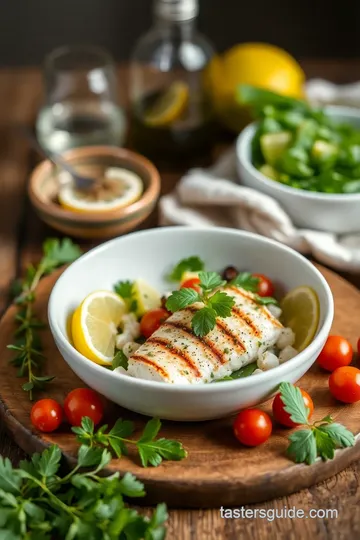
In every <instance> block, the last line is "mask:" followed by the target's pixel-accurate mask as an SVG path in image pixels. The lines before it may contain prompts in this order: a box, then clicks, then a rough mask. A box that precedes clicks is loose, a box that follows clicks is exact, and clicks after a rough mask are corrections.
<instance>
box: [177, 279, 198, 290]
mask: <svg viewBox="0 0 360 540" xmlns="http://www.w3.org/2000/svg"><path fill="white" fill-rule="evenodd" d="M199 283H200V279H199V278H198V277H193V278H190V279H186V280H185V281H183V282H182V284H181V285H180V289H194V291H196V292H198V293H200V292H201V289H200V287H199V286H198V284H199Z"/></svg>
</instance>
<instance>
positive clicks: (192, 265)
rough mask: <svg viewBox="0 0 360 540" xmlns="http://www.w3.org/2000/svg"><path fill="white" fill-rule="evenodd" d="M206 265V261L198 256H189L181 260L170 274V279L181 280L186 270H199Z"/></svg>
mask: <svg viewBox="0 0 360 540" xmlns="http://www.w3.org/2000/svg"><path fill="white" fill-rule="evenodd" d="M204 267H205V264H204V262H203V261H202V260H201V259H200V258H199V257H197V256H195V255H194V256H192V257H188V258H187V259H183V260H182V261H180V262H179V263H178V264H177V265H176V266H175V268H173V270H172V272H171V274H170V275H169V280H170V281H180V280H181V278H182V276H183V274H184V272H199V271H201V270H203V269H204Z"/></svg>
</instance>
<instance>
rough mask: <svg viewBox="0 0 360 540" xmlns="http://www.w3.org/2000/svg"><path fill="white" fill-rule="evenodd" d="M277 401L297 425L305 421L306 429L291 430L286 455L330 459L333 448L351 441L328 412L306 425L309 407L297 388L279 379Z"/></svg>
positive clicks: (302, 459)
mask: <svg viewBox="0 0 360 540" xmlns="http://www.w3.org/2000/svg"><path fill="white" fill-rule="evenodd" d="M279 389H280V394H281V401H282V402H283V403H284V410H285V411H286V412H288V413H289V414H290V418H291V420H292V421H293V422H295V423H297V424H305V425H307V426H308V429H302V430H299V431H295V432H294V433H292V434H291V435H290V437H289V440H290V445H289V447H288V454H289V456H290V457H292V458H293V459H294V460H295V461H296V463H302V462H306V463H308V464H311V463H314V461H315V459H316V458H317V457H318V456H319V457H321V458H322V459H324V460H326V459H332V458H333V457H334V452H335V449H336V448H345V447H347V446H353V445H354V444H355V437H354V435H353V434H352V433H351V432H350V431H349V430H348V429H346V427H345V426H343V425H342V424H338V423H334V422H333V419H332V417H331V416H330V415H327V416H325V417H324V418H323V419H322V420H318V421H316V422H314V423H313V424H309V421H308V414H309V409H308V408H307V407H305V404H304V400H303V397H302V395H301V392H300V390H299V388H297V387H296V386H294V385H292V384H290V383H287V382H283V383H281V384H280V387H279Z"/></svg>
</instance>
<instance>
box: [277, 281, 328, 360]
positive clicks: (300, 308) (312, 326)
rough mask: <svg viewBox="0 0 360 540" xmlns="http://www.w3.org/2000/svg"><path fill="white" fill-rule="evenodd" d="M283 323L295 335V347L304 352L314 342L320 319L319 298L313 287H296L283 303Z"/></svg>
mask: <svg viewBox="0 0 360 540" xmlns="http://www.w3.org/2000/svg"><path fill="white" fill-rule="evenodd" d="M281 309H282V322H283V324H284V326H287V327H290V328H291V329H292V330H293V331H294V333H295V343H294V347H295V349H297V350H298V351H302V350H303V349H305V347H307V346H308V345H309V344H310V343H311V341H312V340H313V338H314V336H315V334H316V331H317V328H318V325H319V319H320V305H319V298H318V295H317V294H316V292H315V291H314V289H312V288H311V287H306V286H302V287H296V288H295V289H292V290H291V291H289V292H288V293H287V295H286V296H285V297H284V298H283V300H282V302H281Z"/></svg>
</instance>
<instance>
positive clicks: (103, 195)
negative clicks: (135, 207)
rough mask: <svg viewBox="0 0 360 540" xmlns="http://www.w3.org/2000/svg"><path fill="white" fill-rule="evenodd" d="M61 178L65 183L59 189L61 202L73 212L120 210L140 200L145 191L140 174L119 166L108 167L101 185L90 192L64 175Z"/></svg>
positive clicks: (64, 173)
mask: <svg viewBox="0 0 360 540" xmlns="http://www.w3.org/2000/svg"><path fill="white" fill-rule="evenodd" d="M61 174H62V175H67V174H68V173H66V172H63V173H61ZM61 180H62V183H63V184H65V185H63V187H61V188H60V190H59V193H58V199H59V203H60V204H61V206H62V207H63V208H65V209H66V210H71V211H73V212H104V211H112V210H118V209H119V208H124V207H125V206H129V205H130V204H132V203H134V202H136V201H137V200H139V199H140V197H141V194H142V192H143V183H142V180H141V178H140V176H138V175H137V174H135V173H133V172H132V171H128V170H127V169H122V168H117V167H113V168H110V169H108V170H107V171H106V173H105V177H104V179H103V181H102V183H101V185H99V186H97V187H96V188H95V189H94V190H91V191H90V192H86V191H80V190H77V189H76V188H75V187H74V185H73V183H72V182H68V181H66V179H64V178H63V177H62V179H61Z"/></svg>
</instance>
